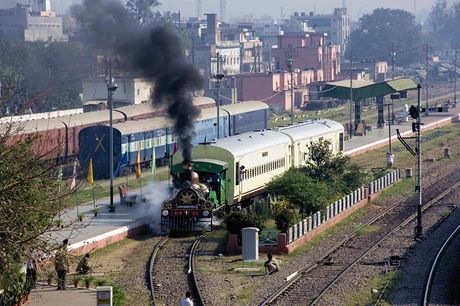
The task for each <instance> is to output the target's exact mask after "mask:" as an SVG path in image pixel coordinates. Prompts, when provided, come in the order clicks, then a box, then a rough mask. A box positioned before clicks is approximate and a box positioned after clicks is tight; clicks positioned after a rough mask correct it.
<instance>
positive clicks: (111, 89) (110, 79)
mask: <svg viewBox="0 0 460 306" xmlns="http://www.w3.org/2000/svg"><path fill="white" fill-rule="evenodd" d="M108 74H109V76H108V78H107V80H106V82H107V95H108V99H107V104H108V106H109V124H110V128H109V143H110V144H109V147H110V150H109V154H110V156H109V160H110V167H109V168H110V170H109V171H110V205H113V93H114V92H115V90H117V88H118V86H117V84H115V83H114V80H113V77H112V58H111V57H109V62H108Z"/></svg>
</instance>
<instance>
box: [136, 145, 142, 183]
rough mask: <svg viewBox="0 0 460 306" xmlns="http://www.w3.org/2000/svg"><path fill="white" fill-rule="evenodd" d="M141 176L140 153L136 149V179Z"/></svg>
mask: <svg viewBox="0 0 460 306" xmlns="http://www.w3.org/2000/svg"><path fill="white" fill-rule="evenodd" d="M141 174H142V172H141V151H140V150H139V149H138V150H137V158H136V178H140V177H141Z"/></svg>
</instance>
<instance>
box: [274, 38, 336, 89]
mask: <svg viewBox="0 0 460 306" xmlns="http://www.w3.org/2000/svg"><path fill="white" fill-rule="evenodd" d="M272 56H273V58H274V65H275V71H288V70H289V67H288V60H291V59H292V62H293V63H292V66H293V68H294V69H300V70H322V71H323V74H324V79H325V80H337V79H338V77H339V74H340V46H339V45H333V44H326V41H325V34H319V33H302V32H297V33H284V34H282V35H278V45H277V46H274V47H273V48H272Z"/></svg>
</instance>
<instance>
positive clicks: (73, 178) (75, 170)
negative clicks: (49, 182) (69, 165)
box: [70, 160, 77, 191]
mask: <svg viewBox="0 0 460 306" xmlns="http://www.w3.org/2000/svg"><path fill="white" fill-rule="evenodd" d="M75 187H77V160H74V161H73V172H72V183H71V184H70V190H71V191H73V190H74V189H75Z"/></svg>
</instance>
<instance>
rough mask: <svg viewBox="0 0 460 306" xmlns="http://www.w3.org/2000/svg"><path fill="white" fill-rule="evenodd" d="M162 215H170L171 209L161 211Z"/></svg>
mask: <svg viewBox="0 0 460 306" xmlns="http://www.w3.org/2000/svg"><path fill="white" fill-rule="evenodd" d="M161 215H162V216H163V217H167V216H168V215H169V211H167V210H163V211H162V212H161Z"/></svg>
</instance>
